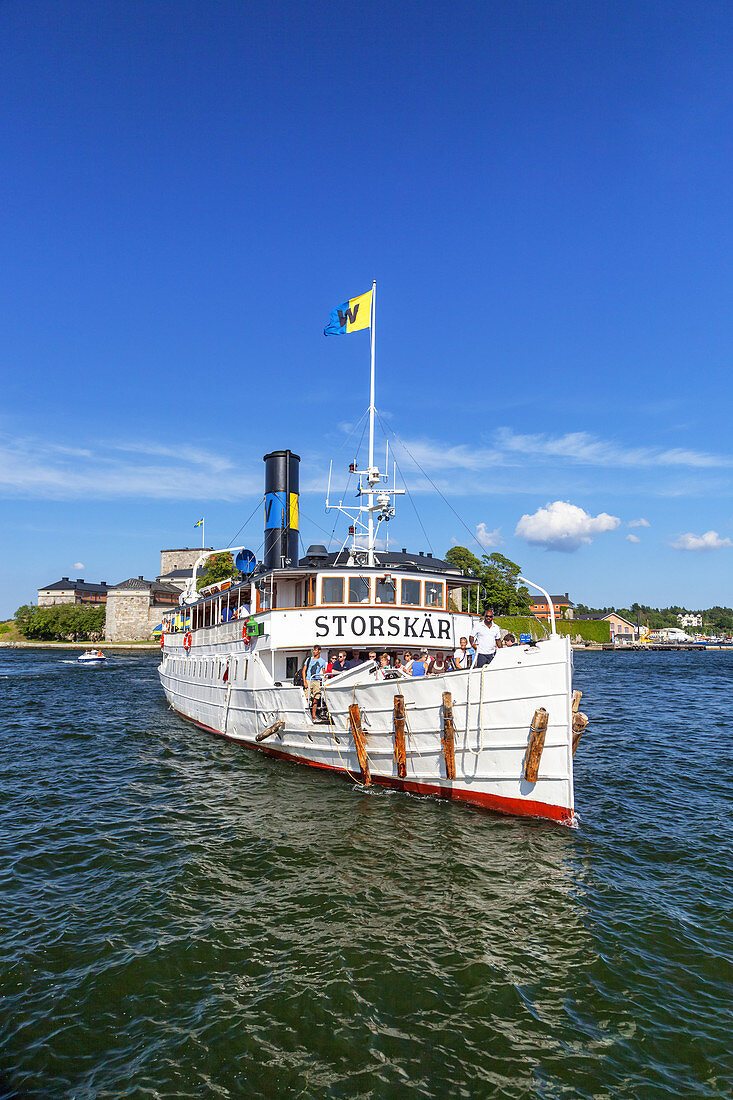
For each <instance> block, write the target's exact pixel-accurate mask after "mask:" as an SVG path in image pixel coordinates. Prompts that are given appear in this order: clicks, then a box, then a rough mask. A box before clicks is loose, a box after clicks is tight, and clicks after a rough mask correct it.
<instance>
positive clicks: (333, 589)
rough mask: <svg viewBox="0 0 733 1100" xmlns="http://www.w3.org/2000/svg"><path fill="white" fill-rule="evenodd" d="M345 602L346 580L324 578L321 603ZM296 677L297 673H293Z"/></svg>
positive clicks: (341, 578)
mask: <svg viewBox="0 0 733 1100" xmlns="http://www.w3.org/2000/svg"><path fill="white" fill-rule="evenodd" d="M343 602H344V578H343V577H324V578H323V580H322V582H321V603H343ZM293 676H295V673H293Z"/></svg>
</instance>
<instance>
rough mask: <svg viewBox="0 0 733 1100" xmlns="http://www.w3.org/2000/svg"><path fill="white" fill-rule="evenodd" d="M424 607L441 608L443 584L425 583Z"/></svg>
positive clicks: (437, 582) (438, 582)
mask: <svg viewBox="0 0 733 1100" xmlns="http://www.w3.org/2000/svg"><path fill="white" fill-rule="evenodd" d="M425 605H426V607H443V582H442V581H425Z"/></svg>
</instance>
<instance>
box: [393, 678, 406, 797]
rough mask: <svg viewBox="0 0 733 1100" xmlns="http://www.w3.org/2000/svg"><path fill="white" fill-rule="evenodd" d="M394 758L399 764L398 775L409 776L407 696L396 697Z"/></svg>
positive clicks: (403, 777)
mask: <svg viewBox="0 0 733 1100" xmlns="http://www.w3.org/2000/svg"><path fill="white" fill-rule="evenodd" d="M394 758H395V762H396V764H397V775H398V777H399V778H400V779H406V778H407V753H406V751H405V697H404V695H395V697H394Z"/></svg>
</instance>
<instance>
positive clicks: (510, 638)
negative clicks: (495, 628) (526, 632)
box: [502, 634, 517, 645]
mask: <svg viewBox="0 0 733 1100" xmlns="http://www.w3.org/2000/svg"><path fill="white" fill-rule="evenodd" d="M502 641H503V642H504V645H516V644H517V639H516V638H515V637H514V635H513V634H505V635H504V637H503V639H502Z"/></svg>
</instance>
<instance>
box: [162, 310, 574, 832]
mask: <svg viewBox="0 0 733 1100" xmlns="http://www.w3.org/2000/svg"><path fill="white" fill-rule="evenodd" d="M372 319H373V315H372ZM374 415H375V407H374V344H373V325H372V373H371V400H370V405H369V459H368V466H367V468H366V469H365V470H363V471H358V470H356V468H355V466H354V467H352V472H353V473H355V474H356V476H357V478H358V489H357V497H358V500H359V505H358V507H357V508H356V509H354V510H353V511H350V510H349V509H348V508H344V507H343V502H342V501H339V503H338V505H335V507H337V508H338V509H339V510H340V511H342V512H344V513H346V514H347V515H348V516H349V518H350V520H351V525H350V527H349V537H348V538H350V540H351V541H350V544H348V545H347V543H348V538H347V540H345V542H344V544H343V545H342V547H341V549H340V550H339V551H338V552H337V553H329V552H328V551H327V550H326V548H325V547H322V546H312V547H310V548H309V550H308V551H307V553H306V555H305V557H300V556H299V553H298V537H299V536H298V526H299V524H298V499H299V463H300V459H299V457H298V456H297V455H295V454H293V453H292V452H291V451H274V452H272V453H271V454H268V455H266V456H265V459H264V461H265V542H264V555H263V561H262V562H260V563H258V562H255V561H254V557H253V555H251V554H250V553H249V552H245V553H244V556H242V554H240V557H239V559H238V561H239V562H241V563H242V567H243V569H244V571H245V575H244V577H243V579H242V580H241V581H239V582H237V583H230V582H225V584H224V585H221V586H216V585H215V586H212V587H211V588H209V589H205V590H203V591H202V592H201V593H197V592H196V591H195V578H196V570H197V568H198V566H199V565H200V564H202V563H203V561H204V560H205V558H206V556H207V555H205V554H204V555H202V557H201V558H200V559H199V562H198V563H197V566H196V567H195V568H194V570H193V574H192V580H191V582H190V583H189V585H188V588H187V590H186V592H185V593H184V594H183V596H182V597H181V608H180V610H179V611H178V612H176V613H174V614H170V615H167V616H166V617H165V618H164V623H163V636H162V640H161V645H162V651H163V660H162V664H161V666H160V670H159V671H160V679H161V683H162V685H163V689H164V691H165V694H166V697H167V699H168V701H169V703H170V705H171V707H172V708H173V709H174V710H175V711H176V712H177V713H178V714H179V715H181V716H182V717H183V718H186V719H189V720H190V721H191V722H194V723H195V724H196V725H197V726H199V727H200V728H201V729H204V730H207V731H209V732H210V733H215V734H219V735H220V736H223V737H226V738H229V739H230V740H232V741H237V742H241V744H242V745H244V746H246V747H248V748H253V749H259V750H260V751H262V752H265V753H268V754H270V755H272V756H276V757H280V758H282V759H283V760H290V761H293V762H295V763H298V764H306V765H309V766H310V767H314V768H321V769H326V770H328V771H332V772H336V773H338V774H340V775H343V776H346V777H349V778H350V779H352V780H355V781H356V782H359V783H363V784H371V783H376V784H381V785H384V786H387V787H393V788H398V789H401V790H404V791H411V792H415V793H418V794H421V795H432V796H435V797H437V798H445V799H452V800H456V801H462V802H467V803H471V804H473V805H477V806H483V807H487V808H489V809H491V810H496V811H500V812H503V813H509V814H520V815H526V816H532V817H539V818H547V819H550V820H553V821H558V822H562V823H564V824H572V823H573V819H574V796H573V747H574V746H573V726H574V719H575V726H576V738H577V735H578V734H577V730H578V722H580V724H581V726H582V725H583V724H584V722H585V721H586V720H585V719H584V716H582V715H577V714H575V715H574V705H573V702H574V701H573V693H572V684H571V680H572V650H571V647H570V642H569V639H568V638H567V637H563V636H560V635H558V634H557V633H556V630H555V621H554V617H552V616H553V611H552V606H553V605H552V600H551V599H550V598H549V595H548V594H547V593H546V592H545V591H544V589H542V588H540V587H539V586H538V585H534V584H533V583H532V582H530V581H526V579H525V583H527V584H530V585H531V586H532V587H534V588H537V589H538V591H540V592H542V593H543V594H544V595H545V597H546V599H547V603H548V605H549V607H550V614H551V621H550V627H551V632H550V634H549V636H548V637H546V638H545V639H543V640H540V641H539V642H538V643H531V644H519V645H515V646H511V647H505V648H500V649H498V650H497V652H496V655H495V657H494V659H493V660H492V661H491V663H489V664H485V665H484V666H483V667H482V668H470V669H464V670H460V671H452V672H447V673H443V674H440V675H429V676H421V677H412V676H403V675H398V676H397V677H396V678H394V679H384V678H382V677H381V674H380V672H379V669H378V667H377V664H376V663H375V662H374V661H373V660H368V659H366V657H367V654H368V652H369V651H370V650H372V651H376V652H377V653H378V654H379V653H382V652H384V651H386V652H388V653H395V652H398V653H401V652H403V651H404V650H411V651H415V650H420V649H422V648H427V649H428V650H429V651H430V653H431V654H437V653H443V654H445V655H446V656H447V655H450V654H452V653H453V651H454V650H455V649H456V648H457V647H458V645H459V642H460V639H461V638H462V637H469V636H471V635H473V634H474V632H475V627H476V625H477V623H478V617H477V616H476V615H472V614H470V613H468V612H467V611H464V610H462V608H465V607H466V606H468V607H471V608H472V607H473V606H476V611H477V612H478V585H477V581H476V579H475V578H473V577H468V576H464V575H462V574H461V573H460V572H459V571H458V570H457V569H455V568H454V567H452V566H451V565H450V564H449V563H448V562H445V561H441V560H438V559H436V558H432V557H429V556H427V555H424V554H422V553H420V554H409V553H407V552H406V551H402V552H401V553H394V552H391V553H390V552H385V551H381V550H377V549H376V537H377V532H378V530H379V527H380V524H381V523H383V522H386V521H388V520H389V519H390V518H391V517H392V516H393V515H394V511H395V507H394V506H395V499H396V496H398V495H399V494H400V492H401V490H399V489H397V488H396V483H393V485H392V486H391V487H390V486H389V484H388V480H387V475H386V474H384V475H383V474H381V473H380V471H379V470H378V468H377V467H376V465H375V463H374ZM329 505H330V501H329V500H328V499H327V506H329ZM227 549H229V550H233V551H235V552H236V551H244V548H243V547H228V548H227ZM217 552H220V551H210V553H217ZM522 579H524V578H522ZM467 590H468V597H469V598H468V600H466V599H465V598H464V595H465V593H466V591H467ZM314 644H318V645H320V646H321V647H323V649H324V650H325V651H329V652H330V653H332V654H334V655H335V653H336V652H338V651H339V650H342V649H343V650H352V651H353V652H354V654H356V655H357V656H358V658H360V660H359V663H357V664H356V665H355V666H354V667H351V668H347V669H346V670H344V671H342V672H339V673H337V674H336V675H333V676H330V677H326V678H325V679H324V683H323V694H322V699H321V705H320V707H319V710H318V711H317V712H316V718H317V720H316V721H314V720H313V712H312V710H311V708H310V706H309V703H308V699H307V696H306V693H305V691H304V689H303V687H302V686H298V685H297V684H296V683H295V682H294V680H295V678H296V674H297V673H298V671H299V670H300V669H301V668H302V667H303V665H304V662H305V660H306V658H307V657H308V655H309V654H310V653H311V650H312V647H313V645H314ZM575 694H576V698H577V696H578V695H579V693H575ZM575 707H576V708H577V702H576V703H575Z"/></svg>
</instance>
